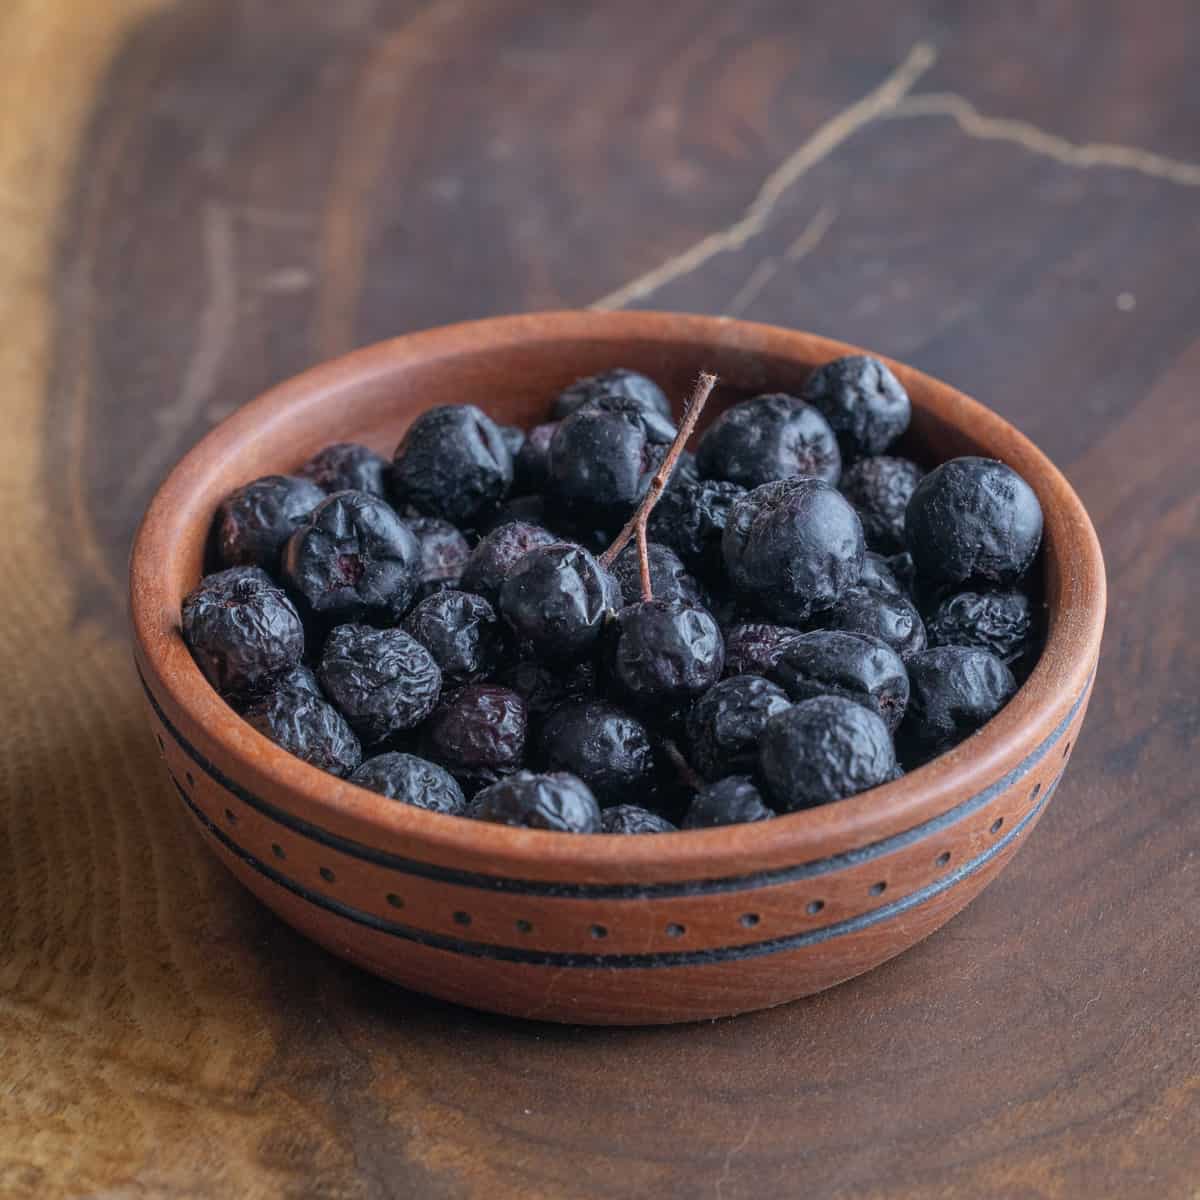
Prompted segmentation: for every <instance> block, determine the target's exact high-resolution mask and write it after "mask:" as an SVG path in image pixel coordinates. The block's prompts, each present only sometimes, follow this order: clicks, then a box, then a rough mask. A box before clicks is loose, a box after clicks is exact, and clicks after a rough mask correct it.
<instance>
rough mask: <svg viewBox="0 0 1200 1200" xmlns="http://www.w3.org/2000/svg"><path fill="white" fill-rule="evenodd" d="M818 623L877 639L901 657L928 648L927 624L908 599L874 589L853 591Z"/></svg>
mask: <svg viewBox="0 0 1200 1200" xmlns="http://www.w3.org/2000/svg"><path fill="white" fill-rule="evenodd" d="M819 622H820V625H821V627H822V628H824V629H841V630H844V631H845V632H847V633H865V634H869V635H870V636H871V637H877V638H879V639H880V641H884V642H887V644H888V645H889V646H891V648H892V649H893V650H895V651H896V653H897V654H899V655H900V657H901V658H907V657H908V656H909V655H910V654H916V653H917V651H918V650H924V649H925V623H924V621H922V620H921V614H920V613H919V612H917V610H916V608H914V607H913V604H912V601H910V600H909V599H908V597H907V596H900V595H896V594H895V593H891V592H883V591H877V590H875V589H874V588H865V587H855V588H850V590H849V591H847V592H845V593H843V595H842V597H841V599H840V600H839V601H838V602H837V603H836V604H835V605H834V606H833V607H832V608H829V609H826V610H825V612H823V613H821V615H820V617H819Z"/></svg>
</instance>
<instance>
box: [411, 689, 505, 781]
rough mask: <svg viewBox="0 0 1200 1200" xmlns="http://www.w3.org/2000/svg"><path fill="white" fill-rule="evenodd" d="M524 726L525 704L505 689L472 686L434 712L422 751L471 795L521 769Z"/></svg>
mask: <svg viewBox="0 0 1200 1200" xmlns="http://www.w3.org/2000/svg"><path fill="white" fill-rule="evenodd" d="M528 722H529V718H528V714H527V712H526V709H525V701H524V700H522V699H521V697H520V696H519V695H517V693H516V692H514V691H513V690H512V689H511V688H505V687H498V686H497V685H495V684H483V683H480V684H472V685H471V686H469V687H464V688H461V689H460V690H459V691H457V692H454V693H452V694H451V695H450V696H449V697H447V698H446V699H445V700H444V701H443V702H442V703H441V704H440V705H439V706H438V708H437V710H436V711H435V712H434V714H433V716H432V717H430V718H429V724H428V725H427V726H426V728H425V731H424V732H425V736H424V745H425V747H426V749H427V750H428V752H429V756H430V757H431V758H433V759H434V760H436V761H437V762H440V763H441V764H442V765H443V766H444V767H446V769H447V770H448V771H449V772H450V773H451V774H452V775H453V776H454V777H455V778H456V779H457V780H458V781H459V783H460V784H462V785H463V787H464V789H465V790H466V791H467V793H468V794H469V795H473V794H474V793H475V792H476V791H478V790H479V788H480V787H485V786H487V785H488V784H489V783H493V782H494V781H495V780H497V779H499V778H500V777H501V776H502V775H507V774H509V773H511V772H512V771H515V770H517V768H518V767H520V766H521V764H522V763H523V762H524V760H525V732H526V728H527V726H528Z"/></svg>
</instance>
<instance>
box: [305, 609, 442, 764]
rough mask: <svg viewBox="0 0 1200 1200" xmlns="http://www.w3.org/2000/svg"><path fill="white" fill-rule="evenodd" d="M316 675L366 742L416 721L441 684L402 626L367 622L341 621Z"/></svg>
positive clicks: (434, 701) (432, 703) (433, 702)
mask: <svg viewBox="0 0 1200 1200" xmlns="http://www.w3.org/2000/svg"><path fill="white" fill-rule="evenodd" d="M317 675H318V678H319V679H320V680H321V687H322V688H323V689H324V691H325V693H326V695H327V696H329V698H330V699H331V700H332V701H333V702H334V704H336V705H337V706H338V708H340V709H341V711H342V715H343V716H344V717H345V718H346V720H347V721H349V722H350V727H351V728H352V729H353V730H354V732H355V733H357V734H358V736H359V738H360V739H361V740H362V742H363V744H364V745H366V746H373V745H376V744H377V743H379V742H382V741H383V740H384V739H386V738H390V737H393V736H395V735H396V734H399V733H403V732H404V731H405V730H408V729H412V728H413V727H414V726H416V725H419V724H420V723H421V722H422V721H423V720H424V719H425V718H426V717H427V716H428V715H429V714H430V713H431V712H432V711H433V709H434V706H435V705H436V704H437V701H438V696H439V695H440V693H441V688H442V673H441V671H440V670H439V669H438V665H437V663H436V662H435V661H434V659H433V656H432V655H431V654H430V653H429V651H428V650H426V649H425V647H424V646H422V645H421V643H420V642H418V641H417V640H416V639H415V638H413V637H411V636H410V635H409V634H407V633H405V632H404V631H403V630H402V629H374V628H372V627H371V626H369V625H339V626H338V627H337V628H336V629H335V630H334V631H333V632H332V633H331V634H330V635H329V637H328V638H327V639H326V641H325V648H324V651H323V652H322V654H321V665H320V668H319V670H318V672H317Z"/></svg>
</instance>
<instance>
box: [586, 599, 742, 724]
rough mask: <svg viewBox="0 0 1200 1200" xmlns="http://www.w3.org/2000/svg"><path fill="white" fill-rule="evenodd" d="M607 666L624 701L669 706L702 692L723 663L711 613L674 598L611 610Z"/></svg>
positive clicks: (718, 633)
mask: <svg viewBox="0 0 1200 1200" xmlns="http://www.w3.org/2000/svg"><path fill="white" fill-rule="evenodd" d="M608 638H609V645H608V657H607V666H608V670H609V673H610V676H611V678H612V680H613V682H614V684H615V685H616V687H617V689H618V690H619V691H620V693H621V694H622V695H623V696H624V697H625V698H626V699H627V700H628V701H629V703H630V705H632V706H634V707H636V708H638V709H645V708H648V707H651V708H652V707H658V706H663V705H667V706H670V705H674V704H678V703H680V702H682V701H687V700H691V699H693V698H694V697H696V696H699V695H700V694H701V693H703V692H705V691H707V690H708V689H709V688H710V687H712V685H713V684H714V683H716V682H717V680H718V679H720V678H721V670H722V668H723V667H724V665H725V643H724V639H723V638H722V637H721V631H720V629H719V628H718V627H717V623H716V621H715V620H714V619H713V617H712V614H711V613H709V612H708V611H707V610H706V609H703V608H700V607H699V606H697V605H694V604H688V603H685V602H684V601H680V600H644V601H641V602H639V603H637V604H630V605H627V606H626V607H625V608H623V609H621V610H620V612H618V613H617V616H616V620H615V621H614V622H613V625H612V628H611V630H610V632H609V635H608Z"/></svg>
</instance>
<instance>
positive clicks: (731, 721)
mask: <svg viewBox="0 0 1200 1200" xmlns="http://www.w3.org/2000/svg"><path fill="white" fill-rule="evenodd" d="M791 703H792V702H791V700H790V699H789V698H788V695H787V693H786V692H785V691H784V690H783V689H782V688H781V687H779V686H778V685H777V684H774V683H771V682H769V681H768V680H766V679H763V678H762V677H761V676H759V675H734V676H731V677H730V678H729V679H723V680H722V681H721V682H720V683H718V684H716V685H715V686H713V687H711V688H709V690H708V691H707V692H705V693H704V695H703V696H701V697H700V699H699V700H697V701H696V703H695V704H694V705H693V706H692V711H691V712H690V713H689V714H688V719H687V740H688V749H689V751H690V758H691V763H692V766H694V767H695V768H696V770H697V771H699V772H700V774H701V775H703V776H705V778H707V779H717V778H719V777H720V776H721V775H728V774H729V773H731V772H737V771H753V770H754V768H755V766H756V764H757V762H758V739H759V738H760V737H761V736H762V731H763V727H764V726H765V725H766V723H767V722H768V721H769V720H770V719H771V718H772V717H773V716H774V715H775V714H776V713H777V712H781V711H782V710H783V709H785V708H787V707H788V706H789V705H790V704H791Z"/></svg>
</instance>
